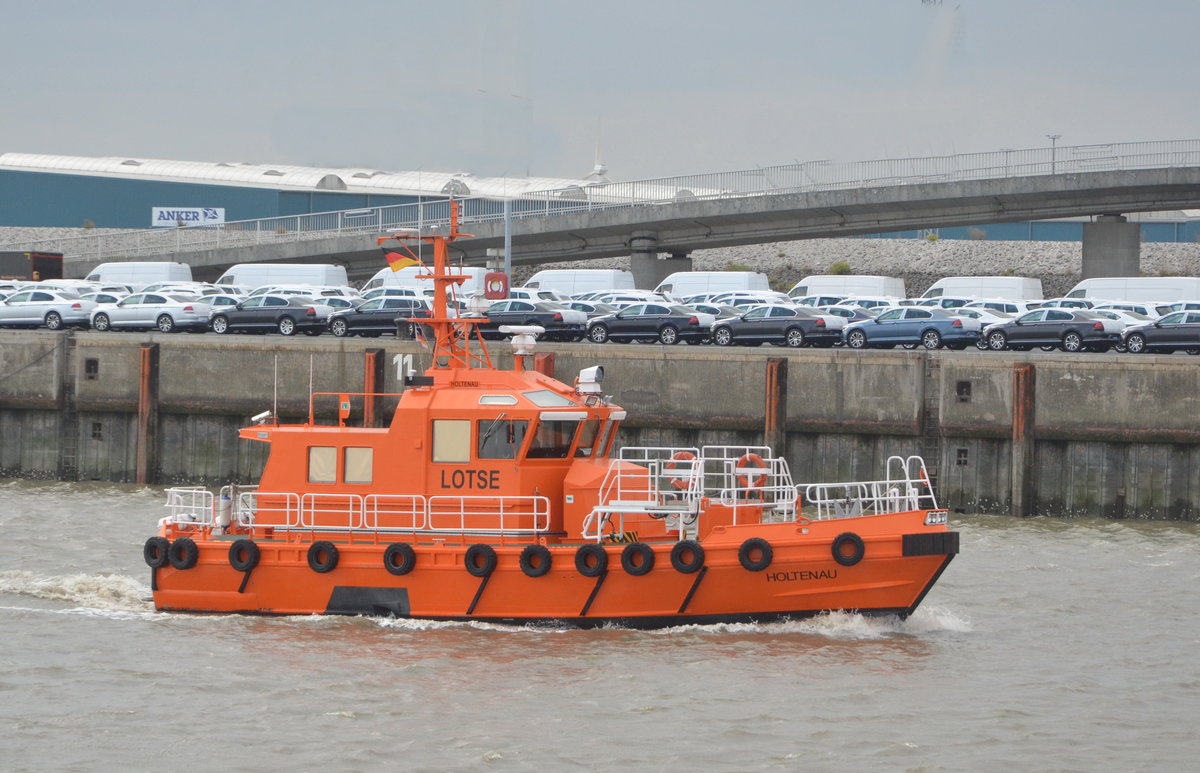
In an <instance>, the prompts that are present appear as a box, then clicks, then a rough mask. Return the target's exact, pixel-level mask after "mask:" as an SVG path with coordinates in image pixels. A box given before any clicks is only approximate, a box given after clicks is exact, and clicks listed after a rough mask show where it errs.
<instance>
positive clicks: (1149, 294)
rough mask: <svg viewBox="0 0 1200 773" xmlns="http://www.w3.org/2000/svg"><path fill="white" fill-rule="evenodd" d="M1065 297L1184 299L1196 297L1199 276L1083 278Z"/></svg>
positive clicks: (1119, 299) (1198, 296)
mask: <svg viewBox="0 0 1200 773" xmlns="http://www.w3.org/2000/svg"><path fill="white" fill-rule="evenodd" d="M1064 297H1067V298H1103V299H1104V300H1106V301H1185V300H1189V299H1191V298H1200V278H1198V277H1194V276H1115V277H1096V278H1094V279H1085V280H1083V281H1082V282H1080V283H1079V284H1077V285H1075V286H1074V287H1073V288H1071V291H1070V292H1069V293H1067V294H1066V296H1064Z"/></svg>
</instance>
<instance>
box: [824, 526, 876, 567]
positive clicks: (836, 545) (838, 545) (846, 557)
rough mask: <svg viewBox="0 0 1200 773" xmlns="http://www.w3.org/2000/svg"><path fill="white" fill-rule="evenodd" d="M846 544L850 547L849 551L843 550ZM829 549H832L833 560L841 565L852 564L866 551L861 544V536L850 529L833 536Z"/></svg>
mask: <svg viewBox="0 0 1200 773" xmlns="http://www.w3.org/2000/svg"><path fill="white" fill-rule="evenodd" d="M847 544H849V545H850V546H851V548H852V549H851V552H849V553H847V552H846V550H845V547H846V545H847ZM830 549H831V550H832V551H833V560H834V561H837V562H838V563H839V564H841V565H842V566H854V565H855V564H857V563H858V562H859V561H861V560H862V559H863V556H864V555H865V554H866V552H867V547H866V545H864V544H863V541H862V537H860V536H858V535H857V534H855V533H854V532H852V531H844V532H842V533H841V534H839V535H837V536H836V537H834V538H833V544H832V545H831V546H830Z"/></svg>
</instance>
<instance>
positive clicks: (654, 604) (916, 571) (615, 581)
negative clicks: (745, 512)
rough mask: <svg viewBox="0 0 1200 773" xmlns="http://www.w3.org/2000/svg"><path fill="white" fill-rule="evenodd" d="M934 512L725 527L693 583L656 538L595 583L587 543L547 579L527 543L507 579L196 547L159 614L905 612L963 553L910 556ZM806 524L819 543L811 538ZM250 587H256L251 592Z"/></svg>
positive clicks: (436, 564)
mask: <svg viewBox="0 0 1200 773" xmlns="http://www.w3.org/2000/svg"><path fill="white" fill-rule="evenodd" d="M924 515H925V513H924V511H915V512H912V513H908V514H902V515H890V516H886V517H863V518H859V519H856V520H855V522H854V523H853V524H847V523H846V522H844V521H827V522H813V523H809V524H807V525H806V526H798V525H797V524H790V523H789V524H770V525H765V526H752V527H751V526H740V527H728V528H723V529H719V530H715V531H714V533H713V534H712V535H711V536H710V537H709V538H707V539H705V540H703V541H702V543H701V544H702V545H703V547H704V550H705V557H704V563H703V567H702V568H701V570H700V571H695V572H692V573H689V574H684V573H682V572H679V571H676V570H675V569H674V568H673V567H672V565H671V561H670V551H671V547H672V545H673V544H674V543H657V544H654V543H652V544H651V547H652V549H653V551H654V556H655V560H654V567H653V569H652V570H651V571H649V572H647V573H646V574H644V575H642V576H633V575H630V574H628V573H627V572H625V571H624V570H623V569H622V567H621V561H620V558H621V551H622V550H623V549H624V545H621V544H609V545H605V552H606V553H607V554H608V569H607V571H606V572H605V573H604V574H603V575H601V576H600V577H585V576H583V575H581V574H580V573H579V572H578V571H577V570H576V567H575V553H576V550H577V549H578V547H579V546H578V545H560V546H551V547H550V548H549V549H550V553H551V556H552V566H551V569H550V571H549V572H547V573H546V574H545V575H543V576H540V577H530V576H527V575H526V574H525V573H524V572H523V571H522V569H521V567H520V565H519V556H520V553H521V550H522V549H523V547H522V546H520V545H511V546H496V547H495V551H496V554H497V562H496V567H495V570H494V571H493V572H492V573H491V574H490V575H488V576H486V577H476V576H473V575H472V574H470V573H468V571H467V569H466V565H465V553H466V546H465V545H446V544H443V545H432V544H420V543H417V544H415V545H414V549H415V553H416V556H417V561H416V565H415V568H414V569H413V570H412V571H411V572H410V573H409V574H406V575H399V576H398V575H394V574H392V573H390V572H389V571H387V569H386V568H385V567H384V564H383V553H384V549H385V547H386V545H385V544H382V543H381V544H372V543H362V542H359V543H351V542H349V541H347V540H345V539H342V540H339V539H338V538H337V536H336V535H328V534H326V535H322V536H323V537H326V538H330V537H331V536H332V538H331V539H330V541H332V542H334V543H335V544H336V545H337V546H338V553H339V557H338V562H337V566H336V567H335V568H334V569H333V570H332V571H329V572H325V573H319V572H316V571H314V570H313V569H311V568H310V567H309V564H308V561H307V547H308V545H307V543H301V542H287V541H272V540H258V541H257V544H258V545H259V547H260V549H261V560H260V562H259V564H258V565H257V566H256V567H255V568H254V569H252V570H251V571H250V573H249V574H250V577H249V578H248V579H247V578H246V577H245V574H244V573H243V572H239V571H236V570H234V569H233V568H232V567H231V566H230V562H229V560H228V552H229V546H230V545H231V544H232V541H231V540H230V538H228V537H226V538H220V539H209V540H197V545H198V547H199V560H198V562H197V564H196V565H195V566H194V567H193V568H191V569H185V570H179V569H173V568H171V567H170V566H166V567H163V568H160V569H157V570H154V571H155V572H156V576H155V578H154V584H155V588H156V589H155V591H154V603H155V606H156V607H157V608H159V609H163V610H171V611H186V612H242V613H257V614H368V615H369V614H390V615H395V616H397V617H412V618H421V619H434V620H486V621H493V622H497V621H499V622H513V623H533V622H547V621H557V622H561V623H564V624H570V625H582V626H594V625H602V624H605V623H617V624H622V625H629V626H631V627H643V626H661V625H672V624H682V623H687V622H711V621H717V620H721V621H732V620H769V619H776V618H780V617H801V616H805V615H811V614H815V613H818V612H821V611H825V610H855V611H860V612H869V613H887V614H899V615H901V616H903V615H907V614H909V613H911V611H912V610H913V609H915V608H916V605H917V604H918V603H920V600H921V598H922V597H923V596H924V594H925V592H926V591H927V590H928V589H929V587H930V586H931V585H932V583H933V581H934V580H935V579H936V578H937V576H938V575H939V574H940V573H941V571H942V570H943V569H944V568H945V565H946V564H947V563H948V562H949V560H950V559H951V558H952V555H944V554H939V555H924V556H907V557H906V556H904V555H903V548H902V536H901V535H902V534H917V533H938V532H942V533H945V532H946V530H945V528H944V527H927V526H924V524H923V519H924ZM849 527H853V528H854V529H855V533H857V534H858V535H859V536H860V537H862V539H863V542H864V547H865V549H864V555H863V558H862V560H861V561H859V562H858V563H857V564H855V565H853V566H844V565H841V564H839V563H838V562H837V561H835V560H834V558H833V554H832V550H831V545H832V542H833V539H834V538H835V537H836V536H837V535H839V534H841V533H843V532H845V531H847V530H848V528H849ZM804 528H807V530H808V534H801V533H800V531H801V530H802V529H804ZM897 529H899V531H897ZM343 536H344V535H343ZM750 537H760V538H763V539H766V540H767V541H768V543H770V545H771V547H772V550H773V559H772V561H771V563H770V565H769V566H768V567H767V568H765V569H763V570H760V571H750V570H748V569H746V568H744V567H743V566H742V564H741V562H740V560H739V557H738V549H739V547H740V546H741V544H742V542H743V540H745V539H747V538H750ZM244 579H245V580H246V582H245V588H244V590H243V591H241V592H239V588H240V587H241V585H242V582H243V580H244ZM339 589H340V590H339ZM355 589H358V590H355ZM361 589H369V590H361ZM593 593H594V595H593ZM589 599H590V603H589Z"/></svg>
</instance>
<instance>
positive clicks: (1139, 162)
mask: <svg viewBox="0 0 1200 773" xmlns="http://www.w3.org/2000/svg"><path fill="white" fill-rule="evenodd" d="M1182 166H1200V140H1164V141H1157V142H1133V143H1118V144H1110V145H1074V146H1062V147H1051V148H1030V149H1021V150H997V151H991V152H988V153H966V154H960V155H952V156H926V157H920V158H894V159H880V160H876V161H856V162H847V163H837V162H832V161H808V162H804V163H798V164H787V165H782V166H770V167H760V168H756V169H744V170H740V171H733V172H715V173H709V174H698V175H685V176H681V177H660V178H654V179H649V180H636V181H631V182H613V183H581V184H580V185H573V186H569V187H567V188H559V189H554V190H546V191H539V192H534V193H526V194H523V195H522V196H521V197H520V198H518V199H514V200H512V202H511V204H510V206H511V209H512V212H511V215H512V217H514V218H518V219H520V218H527V217H551V216H556V215H566V214H572V213H577V212H587V211H596V210H609V209H615V208H629V207H650V206H658V205H669V204H675V203H679V202H682V201H700V200H709V199H724V198H742V197H749V196H765V195H780V194H805V193H813V192H818V191H835V190H845V189H852V188H885V187H894V186H903V185H920V184H925V183H941V182H959V181H965V180H989V179H1004V178H1010V177H1030V176H1037V175H1063V174H1074V173H1081V172H1097V171H1107V170H1135V169H1155V168H1165V167H1182ZM459 206H460V222H461V224H462V226H463V227H464V228H463V230H464V231H466V232H468V233H470V225H471V224H472V223H486V222H494V221H498V220H502V219H503V218H504V217H505V211H504V210H505V205H504V202H503V201H498V200H495V199H487V198H483V197H479V196H473V197H466V198H460V199H459ZM449 216H450V208H449V204H448V203H447V202H446V200H444V199H439V200H437V201H426V202H420V203H414V204H394V205H388V206H379V207H367V208H361V209H353V210H341V211H335V212H317V213H313V214H305V215H289V216H286V217H269V218H259V219H256V220H241V221H233V222H229V223H224V224H222V225H219V226H182V227H177V228H151V229H146V230H136V231H119V232H116V233H113V232H107V233H94V234H87V235H84V236H79V237H73V238H65V239H53V240H46V241H26V242H17V243H13V244H4V245H0V251H5V250H13V251H18V250H37V251H46V252H61V253H63V254H64V255H65V256H67V257H69V258H76V259H80V260H105V259H109V258H121V257H136V256H142V255H170V254H175V253H182V252H197V251H203V250H214V249H226V248H237V247H249V246H254V245H259V244H278V243H284V242H298V241H308V240H314V239H329V238H334V237H338V236H345V235H354V234H377V233H381V232H384V231H386V230H388V229H390V228H408V229H422V230H424V229H436V228H443V227H445V226H446V225H447V223H448V220H449Z"/></svg>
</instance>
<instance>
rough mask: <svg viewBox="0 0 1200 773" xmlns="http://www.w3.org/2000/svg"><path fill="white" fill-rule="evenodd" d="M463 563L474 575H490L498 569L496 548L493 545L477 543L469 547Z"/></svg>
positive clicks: (468, 571)
mask: <svg viewBox="0 0 1200 773" xmlns="http://www.w3.org/2000/svg"><path fill="white" fill-rule="evenodd" d="M463 563H464V564H465V565H466V567H467V573H468V574H470V575H471V576H472V577H488V576H490V575H491V573H492V572H494V571H496V550H495V548H493V547H492V546H491V545H484V544H482V543H476V544H474V545H471V546H470V547H468V548H467V552H466V555H464V556H463Z"/></svg>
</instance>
